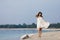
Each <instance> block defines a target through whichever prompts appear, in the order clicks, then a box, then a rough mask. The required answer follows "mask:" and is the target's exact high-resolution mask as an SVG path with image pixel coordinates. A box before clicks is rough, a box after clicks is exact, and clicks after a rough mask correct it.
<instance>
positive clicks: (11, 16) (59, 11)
mask: <svg viewBox="0 0 60 40" xmlns="http://www.w3.org/2000/svg"><path fill="white" fill-rule="evenodd" d="M39 11H41V12H42V13H43V17H44V19H45V20H46V21H48V22H50V23H60V18H59V17H60V0H0V24H23V23H26V24H32V23H36V17H35V15H36V14H37V13H38V12H39Z"/></svg>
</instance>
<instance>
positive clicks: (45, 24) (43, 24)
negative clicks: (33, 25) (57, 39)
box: [37, 17, 50, 28]
mask: <svg viewBox="0 0 60 40" xmlns="http://www.w3.org/2000/svg"><path fill="white" fill-rule="evenodd" d="M49 25H50V23H49V22H47V21H45V20H44V19H43V17H38V18H37V28H48V27H49Z"/></svg>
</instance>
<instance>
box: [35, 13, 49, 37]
mask: <svg viewBox="0 0 60 40" xmlns="http://www.w3.org/2000/svg"><path fill="white" fill-rule="evenodd" d="M36 18H37V30H38V36H39V37H41V35H42V29H43V28H48V26H49V25H50V24H49V22H46V21H45V20H44V19H43V16H42V12H38V14H37V15H36Z"/></svg>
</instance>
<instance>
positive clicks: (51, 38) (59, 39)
mask: <svg viewBox="0 0 60 40" xmlns="http://www.w3.org/2000/svg"><path fill="white" fill-rule="evenodd" d="M24 40H60V31H57V32H46V33H42V37H41V38H40V37H38V35H37V33H36V34H34V35H33V36H31V37H30V38H27V39H24Z"/></svg>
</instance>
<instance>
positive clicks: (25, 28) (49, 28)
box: [0, 28, 60, 30]
mask: <svg viewBox="0 0 60 40" xmlns="http://www.w3.org/2000/svg"><path fill="white" fill-rule="evenodd" d="M0 30H37V28H0ZM43 30H60V28H48V29H43Z"/></svg>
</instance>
